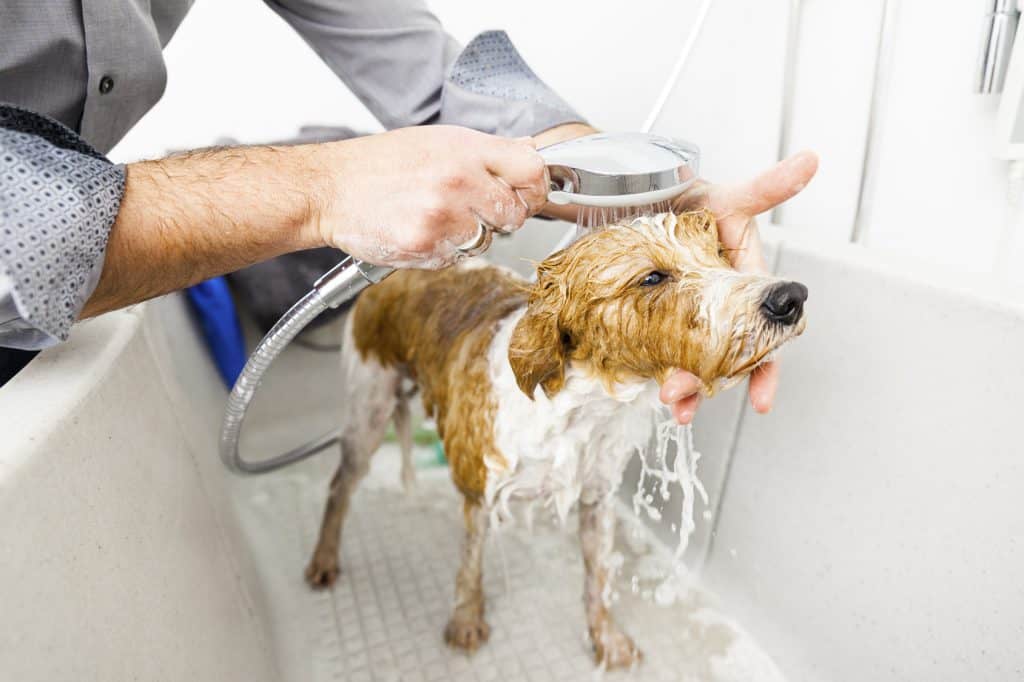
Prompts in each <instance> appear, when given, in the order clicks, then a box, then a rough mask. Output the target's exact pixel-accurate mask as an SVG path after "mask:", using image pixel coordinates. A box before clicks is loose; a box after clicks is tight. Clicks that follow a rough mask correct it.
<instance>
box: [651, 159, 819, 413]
mask: <svg viewBox="0 0 1024 682" xmlns="http://www.w3.org/2000/svg"><path fill="white" fill-rule="evenodd" d="M817 170H818V157H817V155H815V154H814V152H809V151H803V152H800V153H799V154H796V155H794V156H791V157H789V158H788V159H786V160H785V161H782V162H780V163H779V164H777V165H776V166H775V167H774V168H772V169H770V170H768V171H765V172H764V173H762V174H761V175H759V176H757V177H756V178H754V179H753V180H751V181H750V182H747V183H744V184H740V185H732V186H728V185H725V186H723V185H712V184H708V183H706V182H703V181H698V182H697V183H695V184H694V186H692V187H691V188H690V189H688V190H687V191H686V192H684V193H683V195H682V196H680V197H679V198H678V199H677V200H676V201H675V202H674V204H673V209H674V210H675V211H677V212H681V211H692V210H695V209H699V208H707V209H709V210H710V211H711V212H712V213H713V214H714V215H715V218H716V219H717V220H718V235H719V239H720V240H721V242H722V245H723V246H725V248H726V249H727V250H728V253H729V258H730V260H731V261H732V264H733V266H734V267H735V268H736V269H737V270H744V271H747V272H764V271H767V269H768V267H767V264H766V263H765V261H764V254H763V253H762V247H761V236H760V234H759V233H758V229H757V220H756V219H755V216H756V215H757V214H759V213H763V212H765V211H769V210H771V209H772V208H774V207H775V206H778V205H779V204H781V203H782V202H784V201H786V200H787V199H789V198H791V197H793V196H795V195H796V194H797V193H799V192H800V190H802V189H803V188H804V187H805V186H806V185H807V183H808V182H810V180H811V178H812V177H814V173H815V172H816V171H817ZM778 385H779V366H778V363H776V362H766V363H764V364H762V365H761V366H759V367H758V368H757V369H755V370H754V373H753V374H751V376H750V404H751V405H752V406H753V407H754V409H755V410H756V411H757V412H759V413H761V414H764V413H766V412H768V411H769V410H771V408H772V403H773V401H774V400H775V391H776V389H777V388H778ZM699 388H700V381H699V380H698V379H697V377H695V376H694V375H692V374H690V373H689V372H685V371H682V370H680V371H678V372H676V373H675V374H673V375H672V376H670V377H669V378H668V379H667V380H666V381H665V383H664V384H662V387H661V400H662V402H664V403H666V404H667V405H669V406H670V408H671V410H672V414H673V415H674V416H675V418H676V421H678V422H679V423H680V424H689V423H690V422H691V421H692V420H693V415H694V414H695V413H696V411H697V405H698V404H700V394H699V393H698V390H699Z"/></svg>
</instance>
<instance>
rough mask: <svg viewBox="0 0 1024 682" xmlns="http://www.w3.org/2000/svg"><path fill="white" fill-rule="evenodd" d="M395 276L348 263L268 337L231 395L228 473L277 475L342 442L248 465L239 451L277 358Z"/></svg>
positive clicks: (326, 437) (324, 442) (315, 444)
mask: <svg viewBox="0 0 1024 682" xmlns="http://www.w3.org/2000/svg"><path fill="white" fill-rule="evenodd" d="M392 272H393V270H392V268H389V267H384V266H380V265H371V264H370V263H364V262H362V261H360V260H357V259H354V258H346V259H345V260H343V261H341V262H340V263H338V264H337V265H335V266H334V267H333V268H331V269H330V270H328V271H327V272H326V273H325V274H324V275H323V277H321V278H320V279H318V280H317V281H316V283H315V284H314V285H313V288H312V289H311V290H310V291H309V293H308V294H306V295H305V296H303V297H302V298H301V299H299V302H298V303H296V304H295V305H293V306H292V307H291V309H290V310H289V311H288V312H287V313H285V314H284V316H282V317H281V319H280V320H278V321H277V324H275V325H274V327H273V328H272V329H271V330H270V331H269V332H267V335H266V336H264V337H263V340H262V341H260V343H259V345H258V346H257V347H256V350H254V351H253V353H252V355H250V356H249V359H248V360H247V361H246V363H245V367H244V368H243V369H242V373H241V374H239V375H238V379H237V380H236V381H235V385H234V387H233V388H232V389H231V395H229V396H228V404H227V408H226V410H225V412H224V422H223V424H222V425H221V433H220V457H221V460H223V462H224V464H225V466H227V467H228V469H230V470H232V471H234V472H236V473H240V474H260V473H264V472H267V471H273V470H274V469H279V468H280V467H283V466H287V465H288V464H292V463H294V462H298V461H299V460H301V459H305V458H306V457H309V456H310V455H314V454H316V453H317V452H320V451H321V450H323V449H324V448H327V447H330V446H331V445H332V444H334V443H336V442H337V441H338V436H339V433H338V431H337V430H334V431H329V432H327V433H325V434H323V435H322V436H319V437H317V438H314V439H313V440H311V441H309V442H308V443H305V444H303V445H300V446H298V447H296V448H293V449H291V450H289V451H288V452H285V453H281V454H279V455H276V456H274V457H270V458H268V459H263V460H259V461H251V460H247V459H244V458H243V457H242V455H241V453H240V452H239V449H238V448H239V444H238V441H239V438H240V436H241V435H242V423H243V422H244V421H245V413H246V412H247V411H248V409H249V404H250V403H251V402H252V398H253V396H254V395H256V389H258V388H259V385H260V381H261V380H262V379H263V375H264V373H265V372H266V371H267V368H268V367H270V364H271V363H272V362H273V361H274V358H276V357H277V356H278V355H280V353H281V351H283V350H284V349H285V347H286V346H287V345H288V344H289V343H291V340H292V339H294V338H295V337H296V335H298V333H299V332H301V331H302V330H303V329H305V327H306V325H308V324H309V323H310V322H312V321H313V319H314V318H316V316H317V315H319V314H320V313H322V312H323V311H325V310H327V309H328V308H337V307H338V306H340V305H341V304H342V303H344V302H345V301H348V300H350V299H351V298H353V297H354V296H355V295H356V294H358V293H359V292H360V291H362V290H363V289H365V288H366V287H368V286H370V285H371V284H376V283H377V282H380V281H381V280H382V279H384V278H385V277H387V276H388V275H389V274H391V273H392Z"/></svg>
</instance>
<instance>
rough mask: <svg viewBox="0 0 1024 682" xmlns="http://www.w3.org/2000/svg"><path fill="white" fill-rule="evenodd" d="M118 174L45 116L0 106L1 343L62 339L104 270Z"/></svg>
mask: <svg viewBox="0 0 1024 682" xmlns="http://www.w3.org/2000/svg"><path fill="white" fill-rule="evenodd" d="M124 183H125V171H124V168H123V167H122V166H115V165H113V164H112V163H110V162H109V161H108V160H107V159H105V158H104V157H103V156H101V155H100V154H98V153H97V152H96V151H95V150H93V149H92V148H91V147H89V146H88V145H87V144H85V143H84V142H83V141H82V140H81V138H79V137H78V136H77V135H75V134H74V133H73V132H72V131H71V130H69V129H68V128H66V127H64V126H62V125H61V124H59V123H57V122H56V121H53V120H52V119H49V118H46V117H44V116H40V115H38V114H34V113H32V112H28V111H25V110H23V109H18V108H16V107H10V106H0V346H6V347H10V348H21V349H24V350H36V349H41V348H46V347H48V346H52V345H54V344H56V343H58V342H60V341H64V340H65V339H67V337H68V334H69V333H70V331H71V326H72V325H73V324H74V322H75V320H77V319H78V316H79V314H80V313H81V311H82V308H83V307H84V305H85V302H86V300H88V298H89V296H90V295H92V292H93V290H94V289H95V288H96V284H97V282H98V281H99V277H100V272H101V271H102V269H103V258H104V255H105V253H106V246H107V238H108V236H109V234H110V228H111V226H112V225H113V224H114V220H115V219H116V218H117V212H118V209H119V208H120V205H121V197H122V195H123V194H124Z"/></svg>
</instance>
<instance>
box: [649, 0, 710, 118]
mask: <svg viewBox="0 0 1024 682" xmlns="http://www.w3.org/2000/svg"><path fill="white" fill-rule="evenodd" d="M713 2H714V0H704V2H703V3H701V6H700V8H699V9H698V10H697V18H696V19H695V20H694V22H693V28H691V29H690V35H688V36H687V37H686V42H685V43H683V47H682V49H680V50H679V56H678V57H676V63H675V64H674V65H673V66H672V72H671V73H670V74H669V76H668V79H667V80H666V81H665V85H663V86H662V88H661V92H660V93H659V94H658V99H656V100H654V106H653V107H651V113H649V114H647V119H646V120H645V121H644V124H643V126H642V127H641V128H640V131H641V132H644V133H649V132H651V129H652V128H654V124H655V123H657V122H658V118H660V117H661V111H662V109H664V108H665V103H666V102H667V101H668V96H669V95H671V94H672V91H673V90H675V87H676V84H677V83H678V82H679V77H680V76H681V75H682V74H683V68H684V67H685V66H686V62H687V61H689V59H690V53H691V52H693V46H694V45H696V44H697V38H699V37H700V34H701V31H703V30H704V21H705V20H706V19H707V18H708V12H709V11H710V10H711V5H712V3H713Z"/></svg>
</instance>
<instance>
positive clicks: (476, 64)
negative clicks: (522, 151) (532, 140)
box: [439, 31, 586, 137]
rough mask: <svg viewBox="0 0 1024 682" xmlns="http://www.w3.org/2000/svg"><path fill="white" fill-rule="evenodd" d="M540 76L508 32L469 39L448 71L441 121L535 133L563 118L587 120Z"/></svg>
mask: <svg viewBox="0 0 1024 682" xmlns="http://www.w3.org/2000/svg"><path fill="white" fill-rule="evenodd" d="M585 122H586V121H585V120H584V118H583V117H582V116H580V115H579V114H578V113H577V112H576V110H575V109H573V108H572V107H571V106H569V104H568V103H566V101H565V100H563V99H562V98H561V97H559V96H558V95H557V94H556V93H555V92H554V90H552V89H551V88H549V87H548V86H547V85H546V84H545V83H544V81H542V80H541V79H540V78H538V77H537V75H536V74H535V73H534V72H533V70H532V69H530V67H529V66H528V65H527V64H526V62H525V61H524V60H523V58H522V56H521V55H520V54H519V52H518V51H517V50H516V48H515V46H514V45H513V44H512V41H511V40H510V39H509V37H508V34H506V33H505V32H504V31H485V32H483V33H481V34H480V35H478V36H477V37H476V38H474V39H473V40H471V41H470V42H469V44H468V45H466V47H465V49H464V50H463V51H462V53H461V54H460V55H459V56H458V58H457V59H456V60H455V62H454V63H453V64H452V66H451V68H450V69H449V71H448V77H447V78H446V79H445V83H444V89H443V91H442V93H441V113H440V117H439V123H447V124H452V125H460V126H466V127H468V128H474V129H476V130H480V131H483V132H485V133H492V134H495V135H503V136H507V137H522V136H525V135H536V134H537V133H540V132H543V131H545V130H547V129H548V128H553V127H555V126H558V125H562V124H565V123H585Z"/></svg>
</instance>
